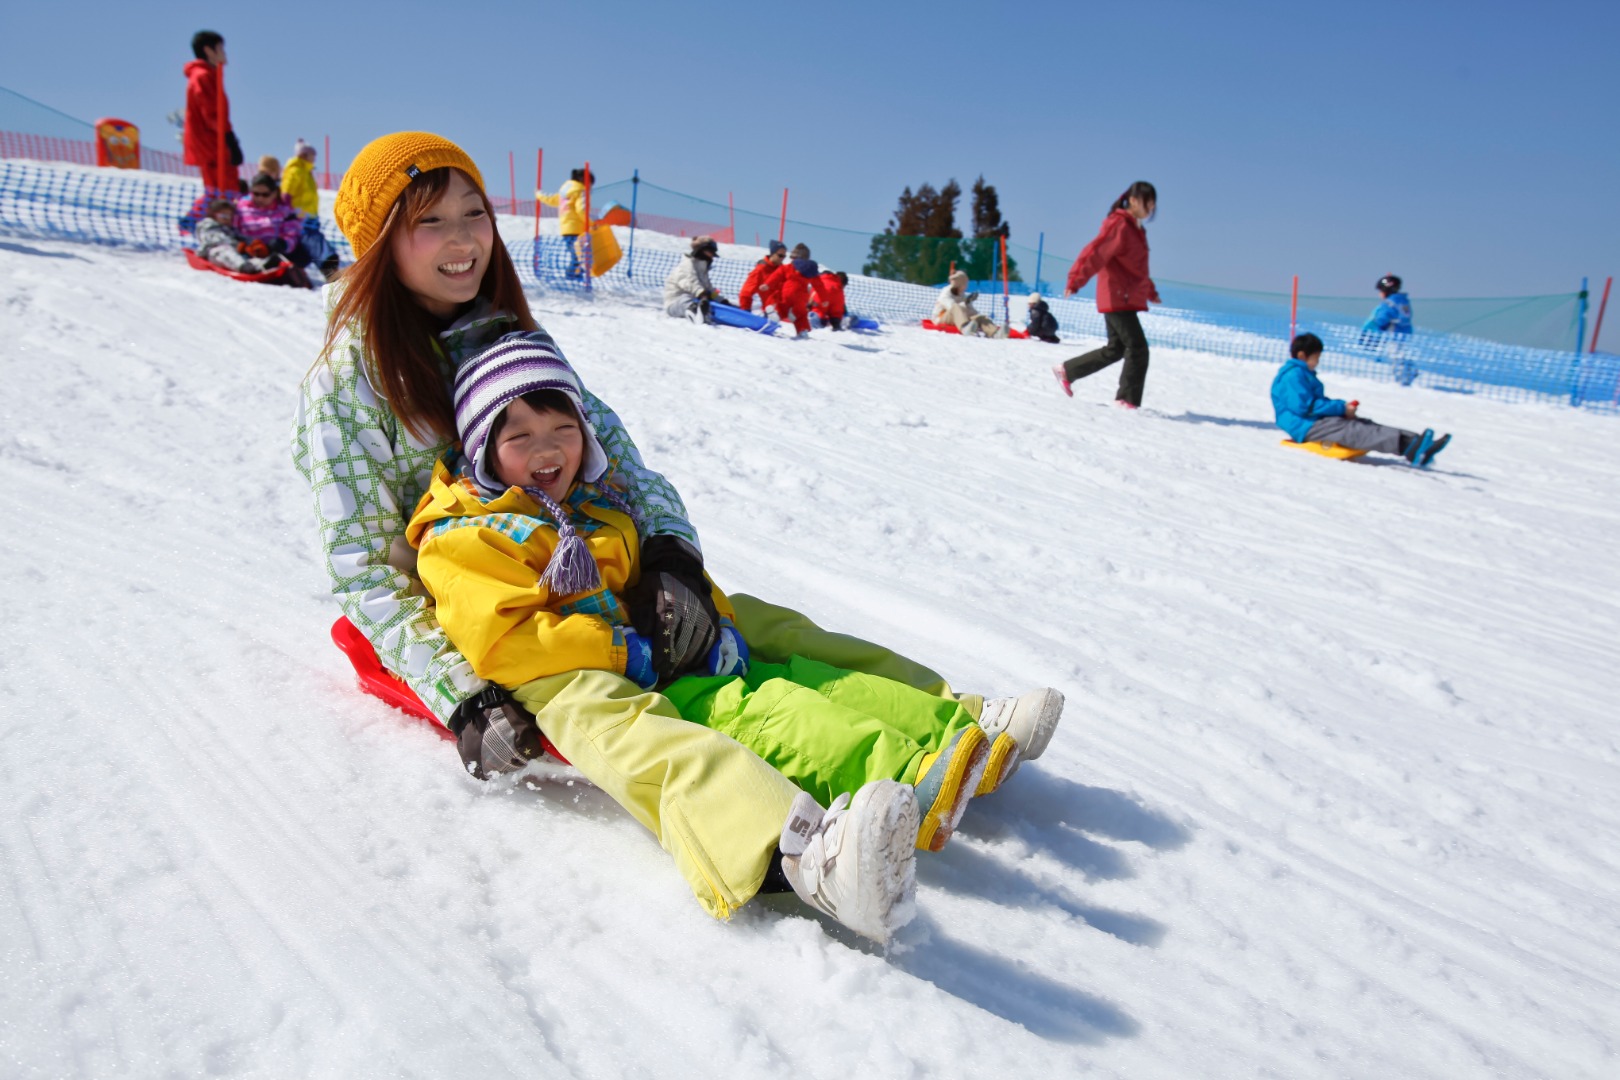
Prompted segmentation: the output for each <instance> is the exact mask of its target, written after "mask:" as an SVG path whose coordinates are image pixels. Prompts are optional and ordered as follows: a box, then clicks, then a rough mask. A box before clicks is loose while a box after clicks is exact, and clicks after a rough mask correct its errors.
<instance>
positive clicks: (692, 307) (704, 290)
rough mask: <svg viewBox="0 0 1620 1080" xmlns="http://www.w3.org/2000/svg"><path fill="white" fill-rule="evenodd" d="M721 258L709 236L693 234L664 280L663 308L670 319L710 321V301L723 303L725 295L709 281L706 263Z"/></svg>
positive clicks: (712, 317)
mask: <svg viewBox="0 0 1620 1080" xmlns="http://www.w3.org/2000/svg"><path fill="white" fill-rule="evenodd" d="M719 257H720V245H719V244H718V243H716V242H715V240H714V237H712V236H694V237H692V250H691V251H688V252H687V253H686V254H685V255H682V256H681V261H680V262H678V263H676V264H675V268H674V269H673V270H671V271H670V272H669V276H668V277H666V278H665V279H664V311H665V313H667V314H668V315H669V316H671V317H672V318H676V319H679V318H683V317H684V318H688V319H691V320H692V321H693V322H706V323H707V322H713V321H714V316H712V315H710V314H709V305H710V304H724V303H725V302H726V298H725V297H723V296H721V295H720V294H719V293H718V292H716V291H715V288H714V285H713V284H712V283H711V282H710V281H709V266H710V265H711V264H712V263H713V262H714V260H716V259H718V258H719Z"/></svg>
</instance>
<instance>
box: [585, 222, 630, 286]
mask: <svg viewBox="0 0 1620 1080" xmlns="http://www.w3.org/2000/svg"><path fill="white" fill-rule="evenodd" d="M623 254H624V252H623V251H621V250H620V249H619V238H618V237H616V236H614V235H613V228H612V226H610V225H608V224H607V223H605V222H601V221H598V222H597V223H596V224H595V225H594V226H593V227H592V228H591V276H592V277H601V276H602V275H603V274H605V273H607V272H608V271H609V270H611V269H613V268H614V267H615V266H617V265H618V264H619V259H620V258H621V257H622V256H623Z"/></svg>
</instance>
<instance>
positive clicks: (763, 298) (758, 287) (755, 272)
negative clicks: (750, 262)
mask: <svg viewBox="0 0 1620 1080" xmlns="http://www.w3.org/2000/svg"><path fill="white" fill-rule="evenodd" d="M786 258H787V245H786V244H784V243H782V241H780V240H772V241H771V246H770V250H769V251H767V252H766V254H765V257H764V258H763V259H761V260H759V262H757V263H755V264H754V268H753V269H752V270H750V271H748V280H746V281H744V282H743V287H742V292H740V293H738V294H737V306H738V307H740V308H742V309H743V310H744V311H752V310H753V308H754V297H755V296H758V297H759V307H760V310H761V311H769V310H770V309H771V305H772V304H774V303H775V302H776V291H775V289H774V288H773V287H772V286H771V285H770V278H771V275H772V274H774V273H776V268H777V267H779V266H781V265H782V261H783V260H784V259H786Z"/></svg>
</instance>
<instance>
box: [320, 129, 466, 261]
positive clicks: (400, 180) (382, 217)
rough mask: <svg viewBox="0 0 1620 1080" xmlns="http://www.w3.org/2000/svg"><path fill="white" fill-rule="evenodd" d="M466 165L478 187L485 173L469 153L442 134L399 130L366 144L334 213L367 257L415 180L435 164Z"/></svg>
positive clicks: (439, 166)
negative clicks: (384, 224)
mask: <svg viewBox="0 0 1620 1080" xmlns="http://www.w3.org/2000/svg"><path fill="white" fill-rule="evenodd" d="M447 167H448V168H452V169H460V170H461V171H462V172H464V173H466V174H467V176H468V177H469V178H470V179H471V180H472V182H473V183H474V184H475V185H477V187H478V190H479V191H482V190H484V177H483V174H482V173H480V172H479V171H478V166H476V165H474V164H473V163H472V158H470V157H468V156H467V154H466V152H465V151H464V150H462V149H461V147H459V146H457V145H456V144H455V143H453V142H451V141H450V140H449V139H446V138H443V137H442V136H439V135H430V134H429V133H427V132H425V131H398V132H395V133H394V134H392V135H384V136H382V137H381V138H377V139H373V140H371V142H369V143H367V144H366V148H365V149H364V150H362V151H360V154H359V156H358V157H356V158H355V159H354V164H352V165H350V166H349V171H348V172H346V173H344V174H343V183H342V184H341V185H339V187H338V193H337V200H336V201H335V202H334V203H333V204H332V216H333V217H334V218H335V219H337V224H338V228H340V229H342V230H343V235H344V236H345V237H347V238H348V241H349V246H350V247H351V248H353V249H354V257H355V258H356V259H358V258H360V257H361V256H363V255H364V254H365V253H366V252H367V251H368V250H370V248H371V245H372V244H374V243H375V242H376V240H377V234H378V233H380V232H382V227H383V222H385V221H387V220H388V211H389V210H391V209H393V206H394V200H396V199H398V198H399V196H400V193H401V192H402V191H404V190H405V189H406V187H408V186H409V185H410V182H411V181H412V180H415V179H416V178H417V177H418V176H420V175H422V174H423V173H425V172H428V171H430V170H432V169H443V168H447Z"/></svg>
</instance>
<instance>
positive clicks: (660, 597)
mask: <svg viewBox="0 0 1620 1080" xmlns="http://www.w3.org/2000/svg"><path fill="white" fill-rule="evenodd" d="M625 606H626V607H627V608H628V609H629V614H630V623H631V625H632V626H634V627H635V628H636V633H638V634H640V635H641V636H642V637H644V638H646V639H647V642H648V644H650V645H651V646H652V662H653V670H654V671H656V672H657V673H658V681H659V682H660V683H664V682H668V681H669V680H670V679H673V678H675V677H676V676H677V675H681V674H684V673H686V672H688V671H696V670H698V669H700V668H702V667H703V663H704V660H705V658H706V657H707V656H708V655H709V650H710V649H711V648H713V647H714V643H715V640H716V637H717V635H718V634H719V632H720V613H719V612H718V611H716V610H715V607H714V597H713V596H712V595H711V591H710V588H709V581H708V579H707V578H705V577H704V576H703V556H702V555H701V554H699V553H698V550H697V549H696V548H694V547H693V546H692V545H691V544H688V543H687V542H686V541H685V540H682V539H681V538H680V537H678V536H669V535H667V534H660V535H658V536H651V537H648V538H647V542H646V543H645V544H643V545H642V546H641V580H639V581H637V582H636V583H635V584H634V585H632V586H630V588H629V589H627V590H625Z"/></svg>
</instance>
